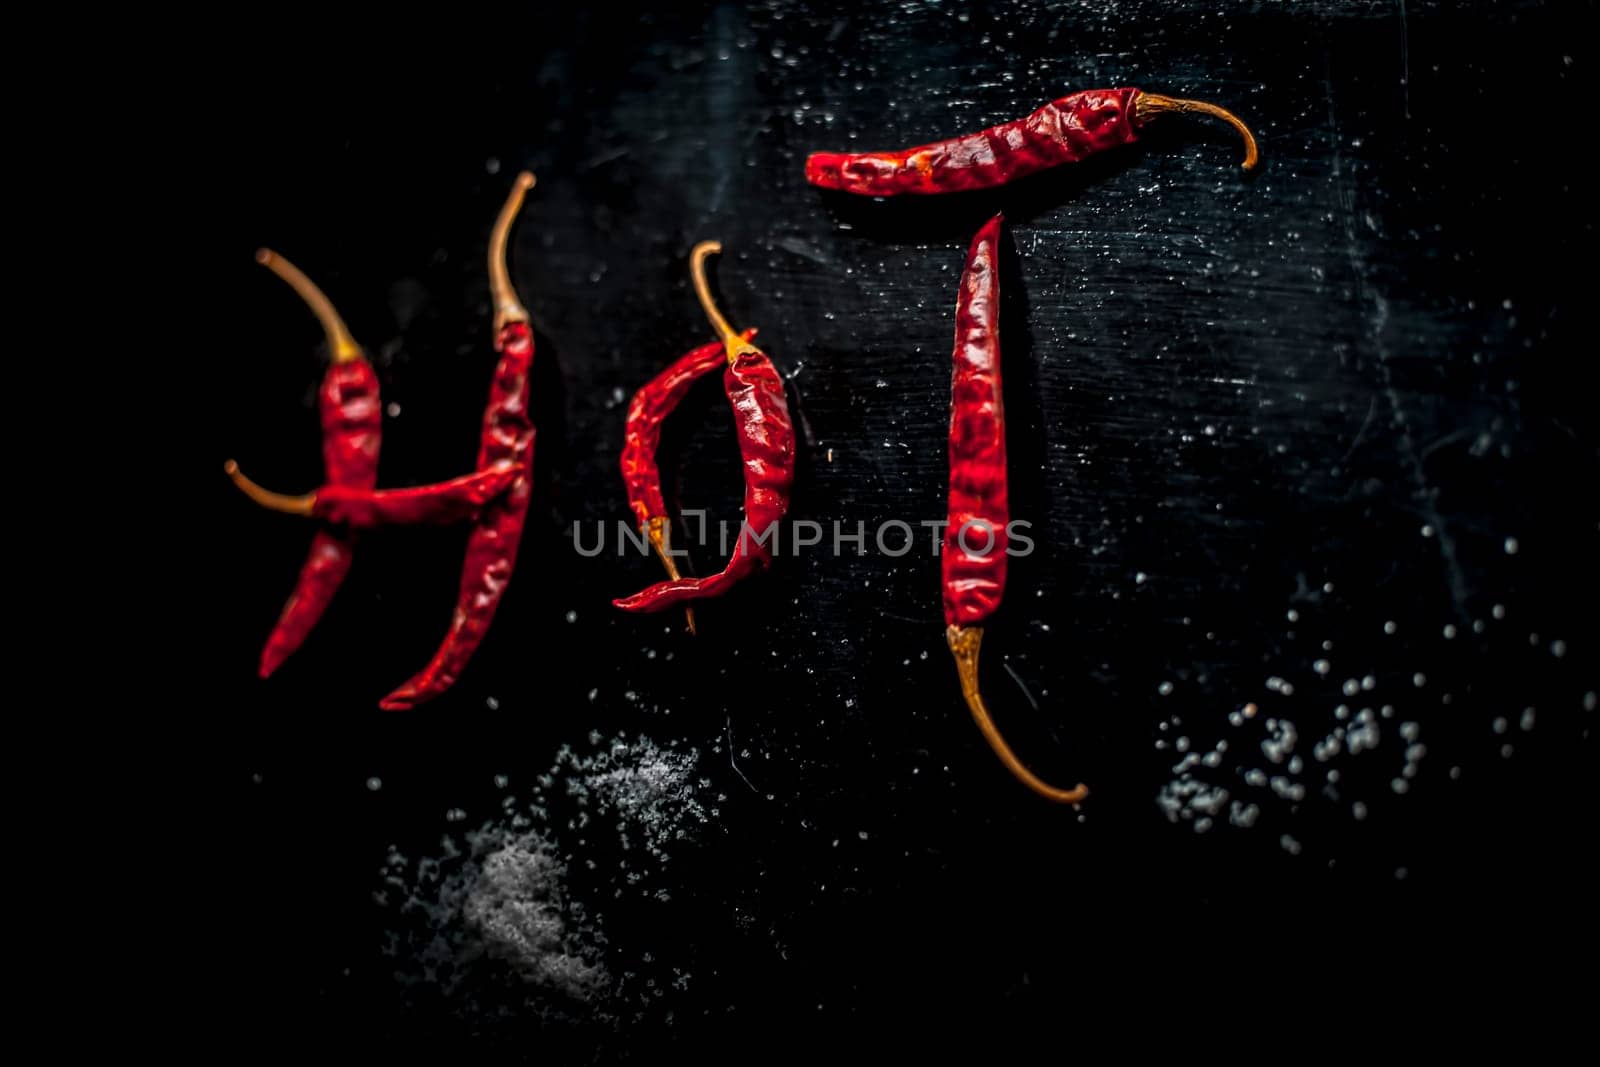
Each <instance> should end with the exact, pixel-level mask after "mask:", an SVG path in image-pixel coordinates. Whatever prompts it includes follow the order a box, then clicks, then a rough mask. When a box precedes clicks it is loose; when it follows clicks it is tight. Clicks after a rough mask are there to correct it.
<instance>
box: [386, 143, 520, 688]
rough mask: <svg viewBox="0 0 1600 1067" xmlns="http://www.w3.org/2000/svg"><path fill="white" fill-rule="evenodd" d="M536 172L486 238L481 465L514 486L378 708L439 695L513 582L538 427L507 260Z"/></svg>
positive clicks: (488, 518)
mask: <svg viewBox="0 0 1600 1067" xmlns="http://www.w3.org/2000/svg"><path fill="white" fill-rule="evenodd" d="M533 181H534V179H533V175H532V174H528V173H526V172H524V173H522V174H521V175H519V176H518V177H517V181H516V184H515V185H514V186H513V187H512V190H511V194H510V196H508V197H507V198H506V202H505V206H504V207H502V208H501V209H500V217H499V218H498V219H497V220H496V221H495V225H494V231H493V233H492V234H491V236H490V240H489V283H490V289H491V291H492V294H493V296H494V305H495V316H494V326H495V341H494V344H495V350H496V351H498V352H499V353H500V359H499V362H498V363H496V365H495V370H494V380H493V382H492V383H491V384H490V387H489V401H488V403H487V405H485V407H484V412H483V429H482V432H481V434H480V437H479V444H478V469H479V470H485V469H488V468H489V467H492V466H494V465H495V464H499V463H512V464H515V465H516V467H517V473H516V476H515V478H513V480H512V482H511V487H510V489H508V490H507V491H506V492H505V494H504V495H503V496H501V497H499V498H498V499H497V500H495V501H494V502H493V503H491V504H489V505H488V506H487V507H485V508H484V509H483V512H482V514H481V515H479V517H478V520H477V522H476V523H474V524H473V527H472V532H471V533H470V534H469V535H468V537H467V553H466V560H465V561H464V562H463V563H462V566H461V585H460V589H459V591H458V593H457V595H456V608H455V613H454V614H453V615H452V616H451V619H450V628H449V630H447V631H446V632H445V636H444V640H443V641H441V642H440V644H439V648H438V651H436V652H435V653H434V655H433V659H432V660H430V661H429V662H428V665H427V666H426V667H424V668H423V669H422V670H421V671H419V672H418V673H417V674H416V675H415V676H413V677H412V678H411V679H410V680H409V681H407V682H406V683H405V684H403V685H401V686H400V687H399V688H398V689H396V690H395V691H394V692H392V693H390V694H389V695H388V696H386V697H384V698H383V700H382V701H380V702H379V707H382V708H384V709H385V710H387V711H403V710H405V709H407V708H413V707H416V706H417V705H418V704H422V703H424V702H426V701H429V700H432V699H434V698H435V697H438V696H439V695H440V694H442V693H444V692H445V691H446V690H448V689H449V688H450V687H451V686H452V685H454V684H455V683H456V679H457V678H459V677H460V676H461V672H462V671H463V670H465V669H466V666H467V664H468V662H470V661H471V659H472V655H473V653H474V652H476V651H477V650H478V646H479V645H480V644H482V643H483V638H484V635H486V634H487V633H488V632H489V624H490V623H492V622H493V621H494V615H495V610H496V609H497V608H498V607H499V606H500V600H501V598H502V597H503V596H504V595H505V591H506V586H507V584H508V583H510V581H511V572H512V570H513V569H514V568H515V566H516V562H517V548H518V546H519V544H520V543H521V541H522V530H523V526H524V525H525V523H526V521H527V516H528V503H529V501H530V500H531V499H532V497H533V444H534V425H533V419H532V416H531V414H530V413H529V411H528V377H529V374H530V373H531V372H532V370H533V331H532V330H531V329H530V328H529V326H528V312H527V309H526V308H524V307H523V306H522V304H521V302H520V301H518V299H517V293H516V290H515V289H514V288H513V287H512V285H511V273H510V270H509V269H508V267H507V265H506V244H507V241H508V238H509V237H510V234H511V224H512V223H513V222H514V221H515V220H516V217H517V212H518V210H520V209H521V207H522V201H523V198H524V197H525V196H526V195H527V192H528V190H529V189H531V188H533Z"/></svg>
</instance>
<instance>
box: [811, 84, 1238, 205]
mask: <svg viewBox="0 0 1600 1067" xmlns="http://www.w3.org/2000/svg"><path fill="white" fill-rule="evenodd" d="M1171 114H1199V115H1211V116H1214V117H1216V118H1219V119H1222V120H1223V121H1224V122H1227V123H1228V124H1229V125H1231V126H1232V127H1233V128H1234V129H1235V130H1237V131H1238V132H1239V135H1240V136H1241V137H1243V138H1244V149H1245V154H1244V169H1245V170H1251V169H1253V168H1254V167H1255V166H1256V164H1257V162H1258V161H1259V159H1260V155H1259V153H1258V151H1257V149H1256V139H1255V135H1254V134H1252V133H1251V132H1250V129H1249V127H1247V126H1246V125H1245V124H1244V123H1243V122H1242V121H1241V120H1240V119H1239V118H1238V116H1236V115H1234V114H1233V113H1232V112H1231V111H1227V110H1225V109H1223V108H1220V107H1218V106H1217V105H1216V104H1208V103H1206V102H1204V101H1201V100H1179V99H1176V98H1174V97H1170V96H1158V95H1156V94H1155V93H1147V92H1144V91H1142V90H1139V89H1089V90H1085V91H1084V92H1078V93H1072V94H1070V95H1068V96H1063V97H1062V98H1061V99H1059V100H1052V101H1051V102H1050V103H1048V104H1046V105H1045V106H1044V107H1041V108H1040V109H1039V110H1037V111H1035V112H1034V113H1033V114H1031V115H1028V116H1027V117H1026V118H1020V119H1016V120H1014V121H1011V122H1006V123H1002V124H1001V125H999V126H991V127H989V128H988V129H986V130H979V131H978V132H977V133H969V134H965V135H963V136H960V137H953V138H950V139H949V140H945V141H935V142H934V143H932V144H925V145H919V146H917V147H916V148H907V149H904V150H902V151H897V152H855V153H838V152H817V153H814V154H813V155H811V156H810V157H809V158H807V159H806V181H808V182H810V183H811V184H812V185H815V186H819V187H821V188H823V189H834V190H837V191H839V192H845V193H855V194H857V195H860V196H900V195H902V194H913V195H929V194H935V193H958V192H964V191H966V190H969V189H992V188H994V187H996V186H1000V185H1005V184H1007V183H1008V182H1013V181H1016V180H1017V179H1018V178H1024V177H1027V176H1028V175H1030V174H1036V173H1038V172H1039V171H1042V170H1048V169H1050V168H1051V167H1056V166H1060V165H1061V164H1063V163H1076V162H1078V161H1079V160H1082V159H1086V158H1088V157H1089V156H1092V155H1095V154H1096V153H1098V152H1103V151H1105V150H1106V149H1108V148H1115V147H1117V146H1118V145H1125V144H1131V143H1132V142H1134V141H1136V140H1138V138H1139V129H1140V127H1142V126H1144V125H1146V124H1147V123H1149V122H1151V121H1153V120H1154V119H1156V118H1158V117H1160V116H1161V115H1171Z"/></svg>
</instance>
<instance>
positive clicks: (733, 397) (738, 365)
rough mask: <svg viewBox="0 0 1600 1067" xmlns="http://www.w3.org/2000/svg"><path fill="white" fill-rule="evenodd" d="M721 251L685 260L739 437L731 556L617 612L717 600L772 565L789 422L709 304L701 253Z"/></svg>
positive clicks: (784, 499) (754, 356) (762, 361)
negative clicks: (738, 496)
mask: <svg viewBox="0 0 1600 1067" xmlns="http://www.w3.org/2000/svg"><path fill="white" fill-rule="evenodd" d="M721 251H722V245H720V244H718V243H717V242H715V241H704V242H701V243H700V244H698V245H696V246H695V248H694V251H693V252H692V253H690V256H689V270H690V273H691V276H692V277H693V278H694V291H695V295H696V296H697V297H698V298H699V300H700V306H701V307H702V308H704V309H705V313H706V317H707V318H708V319H710V320H711V325H712V327H713V328H714V329H715V330H716V332H717V335H718V336H719V337H720V338H721V339H722V347H723V349H724V351H725V352H726V355H727V360H728V366H727V369H726V370H725V371H724V372H723V376H722V388H723V391H724V392H725V393H726V394H727V396H728V403H729V405H730V406H731V407H732V408H733V417H734V425H735V427H736V428H737V430H738V432H739V454H740V456H741V457H742V458H743V460H744V522H743V524H742V525H741V526H740V530H739V541H738V544H737V545H735V546H734V550H733V556H732V558H731V559H729V560H728V564H727V566H725V567H724V568H723V569H722V570H721V571H720V572H719V573H717V574H713V575H710V576H708V577H705V578H677V579H673V580H671V581H665V582H657V583H656V584H655V585H652V586H650V587H649V588H647V589H643V590H640V591H639V592H637V593H635V594H634V595H633V596H630V597H623V598H621V599H619V600H614V601H612V603H613V604H615V605H616V606H617V607H619V608H621V609H622V610H623V611H640V612H653V611H663V610H665V609H666V608H669V607H671V606H672V605H674V604H678V603H683V602H687V601H691V600H700V599H703V598H705V597H714V596H721V595H722V594H724V593H726V592H727V591H728V590H729V589H731V588H733V586H734V585H735V584H736V583H737V582H738V581H739V579H741V578H743V577H744V576H745V575H747V574H752V573H754V572H756V571H759V570H765V569H766V568H767V567H768V566H769V565H770V564H771V563H772V539H773V538H774V537H776V536H777V532H778V523H779V522H780V521H781V520H782V519H783V516H784V515H785V513H787V512H788V510H789V490H790V489H791V487H792V486H793V485H794V425H793V423H792V422H791V421H790V419H789V404H788V401H787V400H786V399H785V397H784V394H783V379H782V378H780V377H778V372H777V371H776V370H775V369H774V368H773V366H772V360H770V359H769V358H767V354H766V353H765V352H763V351H761V349H759V348H757V347H756V346H755V345H753V344H751V343H750V342H749V340H747V339H746V338H743V337H741V336H740V335H739V334H737V333H734V332H733V327H731V326H729V325H728V320H727V319H725V318H723V317H722V313H721V312H720V311H718V310H717V307H716V304H715V303H714V302H713V301H712V299H711V287H710V285H709V284H707V282H706V268H705V261H706V257H707V256H711V255H714V254H716V253H718V252H721Z"/></svg>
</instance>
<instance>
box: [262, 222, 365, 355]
mask: <svg viewBox="0 0 1600 1067" xmlns="http://www.w3.org/2000/svg"><path fill="white" fill-rule="evenodd" d="M256 262H257V263H259V264H261V265H262V266H263V267H266V268H267V269H268V270H270V271H271V272H272V273H274V274H276V275H277V276H278V277H280V278H282V279H283V280H284V281H285V282H288V283H289V288H291V289H293V290H294V291H295V294H296V295H297V296H299V297H300V299H301V300H304V301H305V302H306V306H307V307H309V308H310V309H311V313H312V314H313V315H315V316H316V317H317V321H318V322H320V323H322V332H323V333H325V334H327V336H328V351H329V352H330V353H331V354H332V356H333V361H334V362H335V363H353V362H354V361H356V360H358V359H360V358H361V346H360V345H358V344H356V339H355V338H354V337H353V336H351V333H350V329H349V327H347V326H346V325H345V324H344V320H343V319H341V318H340V317H339V312H337V311H336V310H334V307H333V301H331V300H329V299H328V298H327V296H325V295H324V294H323V292H322V290H321V289H318V288H317V285H316V283H315V282H313V281H312V280H311V279H310V278H307V277H306V276H305V274H304V273H302V272H301V270H300V268H299V267H297V266H295V265H294V264H293V263H290V262H289V261H288V260H287V259H284V258H283V257H282V256H280V255H278V253H276V252H274V251H273V250H272V249H270V248H258V249H256Z"/></svg>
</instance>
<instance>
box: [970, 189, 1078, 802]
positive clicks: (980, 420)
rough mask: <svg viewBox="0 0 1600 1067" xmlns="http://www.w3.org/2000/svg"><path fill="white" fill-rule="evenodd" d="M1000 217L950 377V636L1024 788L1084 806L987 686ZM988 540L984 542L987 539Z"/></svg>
mask: <svg viewBox="0 0 1600 1067" xmlns="http://www.w3.org/2000/svg"><path fill="white" fill-rule="evenodd" d="M1003 222H1004V220H1003V219H1002V218H1001V216H999V215H996V216H995V217H994V218H992V219H990V220H989V221H988V222H986V223H984V225H983V228H982V229H980V230H979V231H978V235H977V236H976V237H974V238H973V240H972V248H971V249H970V250H969V251H968V252H967V262H966V267H965V269H964V270H963V271H962V274H961V293H960V296H959V297H958V298H957V301H956V343H955V353H954V356H953V362H954V371H953V373H952V375H951V379H950V503H949V515H948V519H949V525H947V526H946V527H945V533H944V547H943V549H942V551H941V553H940V564H941V569H942V570H943V576H944V621H945V636H946V639H947V640H948V641H949V643H950V652H951V654H952V655H954V656H955V660H956V670H957V671H958V672H959V675H960V678H961V694H962V696H964V697H966V700H967V707H968V708H969V709H971V711H972V718H973V720H974V721H975V722H976V723H977V724H978V729H979V730H980V731H981V732H982V733H983V736H984V739H985V740H986V741H988V742H989V747H990V748H992V749H994V751H995V755H997V756H999V757H1000V762H1001V763H1003V764H1005V767H1006V770H1008V771H1010V772H1011V773H1012V775H1014V776H1015V777H1016V779H1017V780H1018V781H1020V782H1021V783H1022V784H1023V785H1025V786H1027V787H1028V788H1029V789H1031V790H1033V791H1034V792H1035V793H1037V794H1039V795H1040V796H1042V797H1045V798H1046V799H1048V800H1054V801H1058V802H1060V803H1064V804H1075V803H1077V802H1078V801H1080V800H1082V799H1084V798H1085V797H1086V796H1088V795H1089V790H1088V789H1087V788H1086V787H1085V786H1083V785H1078V786H1076V787H1075V788H1072V789H1058V788H1056V787H1055V786H1053V785H1049V784H1048V783H1046V782H1044V781H1041V780H1040V779H1039V778H1038V776H1036V775H1035V774H1034V773H1033V772H1032V771H1030V770H1028V768H1027V767H1025V766H1023V764H1022V761H1021V760H1019V759H1018V758H1017V757H1016V755H1015V754H1014V753H1013V752H1012V751H1011V748H1010V746H1009V745H1007V744H1006V742H1005V738H1003V737H1001V736H1000V731H999V729H998V728H997V727H996V726H995V724H994V720H993V719H992V718H991V717H990V715H989V709H988V708H987V707H986V706H985V705H984V703H983V696H982V694H981V693H980V692H979V688H978V650H979V648H980V646H981V645H982V643H983V627H982V625H981V624H982V623H983V621H984V620H985V619H987V618H988V617H989V616H990V615H992V614H994V611H995V609H996V608H998V607H999V606H1000V601H1001V598H1002V597H1003V596H1004V595H1005V590H1006V549H1007V547H1008V545H1009V540H1008V538H1007V532H1006V526H1007V524H1008V523H1010V521H1011V511H1010V505H1009V502H1008V499H1007V495H1006V429H1005V404H1004V402H1003V400H1002V396H1001V389H1000V234H1001V226H1002V224H1003ZM980 537H981V538H983V540H982V541H979V540H978V539H979V538H980Z"/></svg>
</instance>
